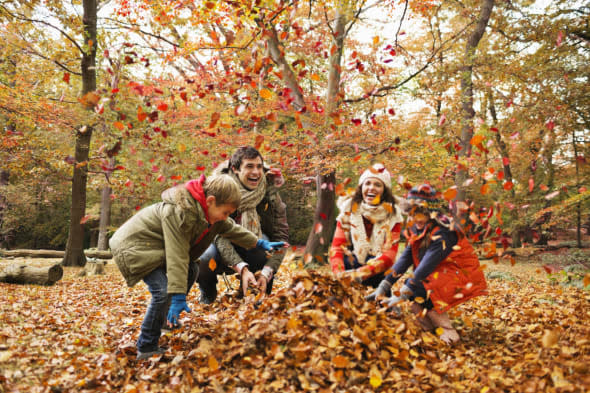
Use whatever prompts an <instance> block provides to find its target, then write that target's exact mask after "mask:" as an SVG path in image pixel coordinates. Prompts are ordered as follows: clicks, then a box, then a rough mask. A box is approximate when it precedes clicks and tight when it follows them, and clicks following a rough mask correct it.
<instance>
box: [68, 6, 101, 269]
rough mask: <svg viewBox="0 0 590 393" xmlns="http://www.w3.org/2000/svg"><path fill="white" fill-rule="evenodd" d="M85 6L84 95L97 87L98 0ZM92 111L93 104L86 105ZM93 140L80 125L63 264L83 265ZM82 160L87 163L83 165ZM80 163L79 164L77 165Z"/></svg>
mask: <svg viewBox="0 0 590 393" xmlns="http://www.w3.org/2000/svg"><path fill="white" fill-rule="evenodd" d="M82 5H83V8H84V16H83V20H82V22H83V25H84V32H83V36H84V48H85V49H84V51H83V52H82V62H81V69H82V96H83V97H85V96H86V95H87V94H88V93H91V92H93V91H94V90H96V69H95V67H96V45H97V40H96V13H97V4H96V0H83V2H82ZM87 108H88V109H89V110H92V109H93V105H87ZM91 139H92V127H90V126H89V125H86V126H82V127H80V128H79V129H78V130H77V132H76V147H75V149H76V153H75V158H76V163H75V164H74V175H73V178H72V207H71V211H70V231H69V234H68V243H67V245H66V253H65V256H64V259H63V261H62V264H63V265H64V266H84V264H86V257H85V256H84V224H80V221H81V220H82V218H83V217H84V214H85V212H86V183H87V179H88V164H87V163H88V155H89V150H90V140H91ZM83 163H85V164H84V165H83ZM78 165H80V167H78Z"/></svg>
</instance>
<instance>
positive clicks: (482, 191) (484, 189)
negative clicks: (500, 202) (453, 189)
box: [479, 184, 490, 195]
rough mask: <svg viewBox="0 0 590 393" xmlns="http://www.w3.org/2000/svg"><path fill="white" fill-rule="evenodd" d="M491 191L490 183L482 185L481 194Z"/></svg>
mask: <svg viewBox="0 0 590 393" xmlns="http://www.w3.org/2000/svg"><path fill="white" fill-rule="evenodd" d="M489 191H490V186H489V185H488V184H484V185H483V186H481V188H480V189H479V192H480V193H481V195H485V194H487V193H488V192H489Z"/></svg>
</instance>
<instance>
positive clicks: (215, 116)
mask: <svg viewBox="0 0 590 393" xmlns="http://www.w3.org/2000/svg"><path fill="white" fill-rule="evenodd" d="M220 117H221V115H220V114H219V112H215V113H213V114H212V115H211V121H210V122H209V128H213V127H215V125H216V124H217V122H218V121H219V118H220Z"/></svg>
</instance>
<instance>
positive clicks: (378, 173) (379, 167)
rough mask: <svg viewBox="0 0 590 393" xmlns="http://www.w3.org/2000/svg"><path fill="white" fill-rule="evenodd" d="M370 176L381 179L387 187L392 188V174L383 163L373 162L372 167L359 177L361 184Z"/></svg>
mask: <svg viewBox="0 0 590 393" xmlns="http://www.w3.org/2000/svg"><path fill="white" fill-rule="evenodd" d="M370 177H374V178H375V179H379V180H381V181H382V182H383V184H385V187H387V188H389V189H390V190H391V174H390V173H389V171H388V170H387V169H385V166H384V165H383V164H373V166H372V167H371V168H369V169H367V170H365V171H364V172H363V174H362V175H361V177H360V178H359V186H360V185H361V184H363V183H364V182H365V180H367V179H368V178H370Z"/></svg>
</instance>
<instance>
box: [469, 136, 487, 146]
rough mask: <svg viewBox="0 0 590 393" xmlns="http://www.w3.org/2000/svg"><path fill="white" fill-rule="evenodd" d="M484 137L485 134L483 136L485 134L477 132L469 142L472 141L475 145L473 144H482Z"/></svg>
mask: <svg viewBox="0 0 590 393" xmlns="http://www.w3.org/2000/svg"><path fill="white" fill-rule="evenodd" d="M484 139H485V136H483V135H481V134H477V135H474V136H473V137H472V138H471V141H470V142H469V143H470V144H471V145H473V146H477V145H479V144H480V143H481V142H482V141H483V140H484Z"/></svg>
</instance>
